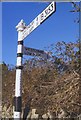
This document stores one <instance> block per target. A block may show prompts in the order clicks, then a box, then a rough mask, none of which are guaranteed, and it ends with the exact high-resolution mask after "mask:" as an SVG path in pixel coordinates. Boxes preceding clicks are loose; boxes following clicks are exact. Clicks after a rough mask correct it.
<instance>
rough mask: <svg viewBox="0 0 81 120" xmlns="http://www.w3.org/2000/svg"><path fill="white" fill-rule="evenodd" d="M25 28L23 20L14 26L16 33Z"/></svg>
mask: <svg viewBox="0 0 81 120" xmlns="http://www.w3.org/2000/svg"><path fill="white" fill-rule="evenodd" d="M25 28H26V24H25V22H24V20H23V19H21V21H20V22H19V23H18V25H17V26H16V29H17V31H23V30H24V29H25Z"/></svg>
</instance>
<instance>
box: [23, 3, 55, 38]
mask: <svg viewBox="0 0 81 120" xmlns="http://www.w3.org/2000/svg"><path fill="white" fill-rule="evenodd" d="M54 11H55V2H54V1H53V2H52V3H51V4H50V5H49V6H48V7H47V8H46V9H45V10H44V11H43V12H42V13H40V14H39V15H38V16H37V17H36V18H35V19H34V20H33V21H32V22H31V23H30V24H29V25H28V26H26V28H25V29H24V31H23V39H24V38H26V37H27V36H28V35H29V34H30V33H31V32H32V31H33V30H34V29H36V28H37V27H38V26H39V25H40V24H41V23H43V22H44V21H45V20H46V19H47V18H48V17H49V16H50V15H52V13H54Z"/></svg>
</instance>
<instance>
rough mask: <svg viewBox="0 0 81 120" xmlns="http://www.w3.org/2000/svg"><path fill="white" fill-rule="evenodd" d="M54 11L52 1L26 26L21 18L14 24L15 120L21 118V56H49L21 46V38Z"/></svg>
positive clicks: (40, 51) (43, 52)
mask: <svg viewBox="0 0 81 120" xmlns="http://www.w3.org/2000/svg"><path fill="white" fill-rule="evenodd" d="M54 12H55V2H54V1H53V2H51V3H50V5H49V6H48V7H47V8H46V9H45V10H44V11H43V12H42V13H40V14H39V15H38V16H37V17H36V18H35V19H34V20H33V21H32V22H31V23H30V24H29V25H28V26H25V23H24V21H23V20H21V21H20V22H19V23H18V25H17V26H16V28H17V31H18V46H17V64H16V82H15V97H14V119H15V120H16V119H17V120H20V119H21V112H22V68H23V66H22V57H23V54H25V55H32V56H42V57H45V58H50V57H51V56H50V55H49V54H48V53H47V52H45V51H42V50H37V49H33V48H27V47H23V40H24V39H25V38H26V37H27V36H28V35H29V34H30V33H31V32H32V31H33V30H35V29H36V28H37V27H38V26H39V25H40V24H41V23H43V22H44V21H45V20H46V19H47V18H48V17H49V16H50V15H52V14H53V13H54ZM23 48H24V50H23Z"/></svg>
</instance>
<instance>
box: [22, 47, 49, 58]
mask: <svg viewBox="0 0 81 120" xmlns="http://www.w3.org/2000/svg"><path fill="white" fill-rule="evenodd" d="M23 54H24V55H30V56H39V57H42V58H44V59H49V58H51V55H50V54H49V53H48V52H46V51H44V50H38V49H34V48H28V47H25V46H24V48H23Z"/></svg>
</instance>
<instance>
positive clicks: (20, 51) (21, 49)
mask: <svg viewBox="0 0 81 120" xmlns="http://www.w3.org/2000/svg"><path fill="white" fill-rule="evenodd" d="M22 51H23V48H22V45H18V46H17V53H22Z"/></svg>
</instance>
